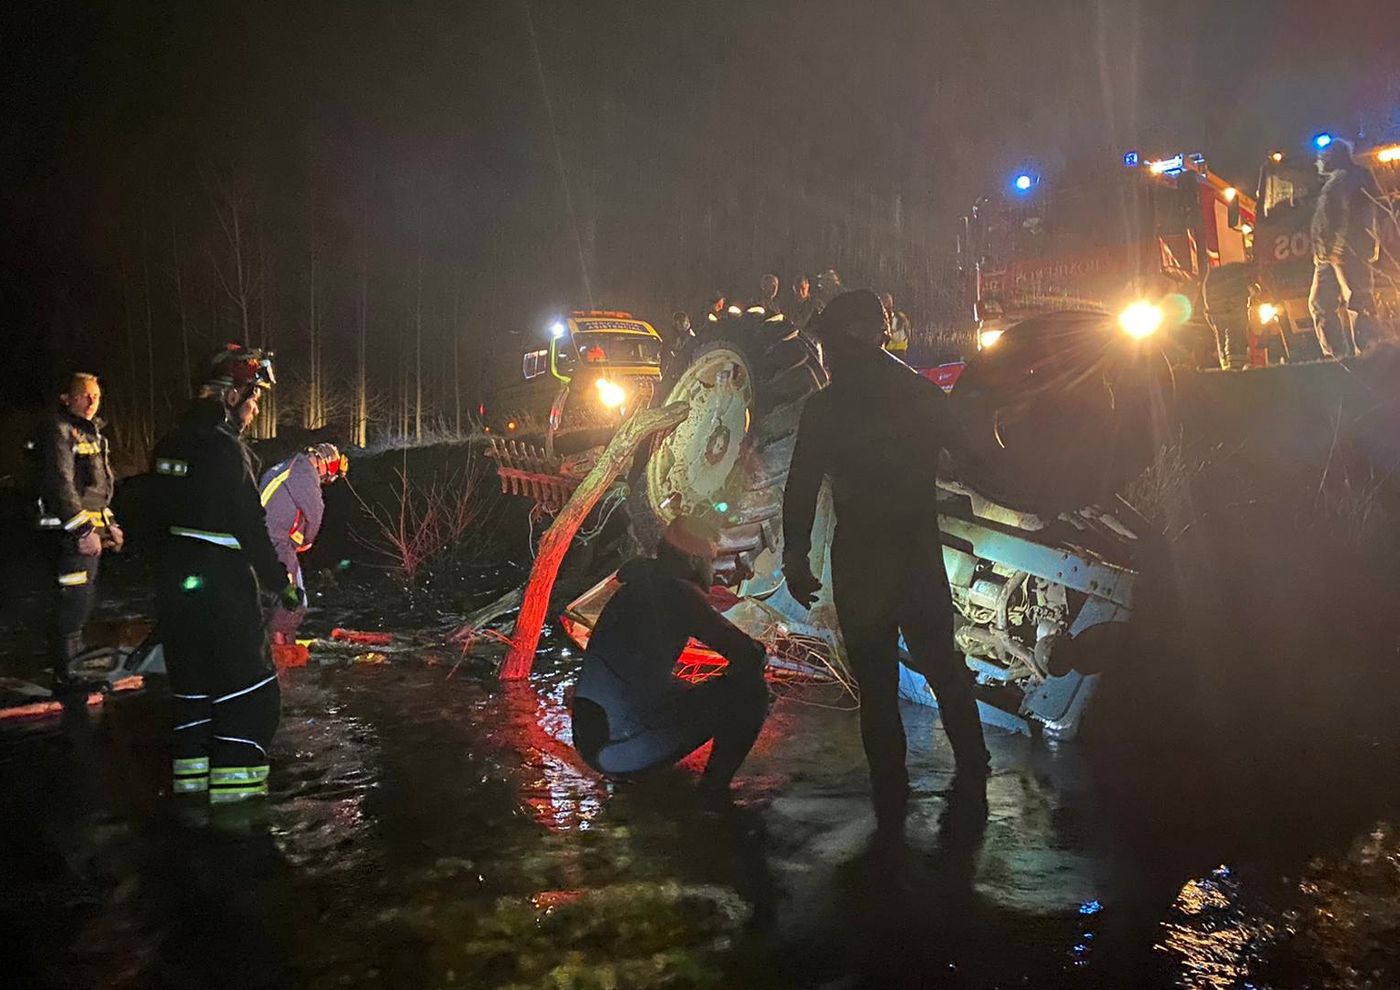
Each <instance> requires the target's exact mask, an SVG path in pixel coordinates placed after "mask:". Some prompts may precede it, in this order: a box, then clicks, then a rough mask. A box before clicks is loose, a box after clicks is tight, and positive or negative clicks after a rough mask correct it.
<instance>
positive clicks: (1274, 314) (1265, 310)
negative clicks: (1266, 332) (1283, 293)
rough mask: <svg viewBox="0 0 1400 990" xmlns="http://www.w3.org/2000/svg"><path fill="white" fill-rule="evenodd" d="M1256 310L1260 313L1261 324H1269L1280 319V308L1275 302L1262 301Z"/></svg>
mask: <svg viewBox="0 0 1400 990" xmlns="http://www.w3.org/2000/svg"><path fill="white" fill-rule="evenodd" d="M1255 312H1256V313H1258V314H1259V322H1260V323H1261V324H1269V323H1272V322H1274V320H1277V319H1278V315H1279V308H1278V307H1277V306H1275V305H1274V304H1273V303H1268V302H1266V303H1260V304H1259V308H1258V309H1257V310H1256V311H1255Z"/></svg>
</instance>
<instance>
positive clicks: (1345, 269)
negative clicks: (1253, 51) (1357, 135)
mask: <svg viewBox="0 0 1400 990" xmlns="http://www.w3.org/2000/svg"><path fill="white" fill-rule="evenodd" d="M1317 170H1318V172H1319V173H1321V174H1322V176H1323V178H1324V180H1325V181H1324V182H1323V183H1322V190H1321V191H1320V192H1319V193H1318V194H1317V205H1316V206H1315V207H1314V208H1313V217H1312V250H1313V281H1312V291H1311V292H1310V293H1309V294H1308V309H1309V310H1310V311H1311V313H1312V318H1313V329H1314V330H1315V331H1316V332H1317V342H1318V345H1319V346H1320V347H1321V348H1322V354H1323V356H1324V357H1329V358H1330V357H1347V356H1348V355H1351V354H1355V353H1358V352H1359V351H1360V350H1361V349H1363V348H1365V347H1367V346H1368V345H1370V344H1372V343H1374V342H1375V341H1376V339H1377V326H1376V304H1375V297H1374V296H1373V295H1372V294H1371V280H1372V272H1371V262H1373V261H1375V260H1376V259H1377V258H1378V257H1379V247H1380V244H1379V241H1378V240H1377V238H1376V206H1377V204H1378V203H1379V202H1380V198H1381V193H1380V187H1379V186H1377V185H1376V179H1375V177H1374V176H1373V175H1371V173H1370V171H1369V170H1368V169H1367V168H1366V167H1365V166H1363V165H1361V164H1359V163H1358V162H1357V161H1355V160H1354V159H1353V158H1352V146H1351V142H1349V141H1344V140H1343V139H1341V138H1333V139H1332V140H1331V141H1330V142H1329V143H1328V144H1327V146H1326V147H1324V148H1322V149H1321V150H1319V151H1318V154H1317ZM1348 310H1349V311H1350V314H1351V318H1350V320H1349V319H1348V314H1347V312H1346V311H1348ZM1339 351H1340V353H1338V352H1339Z"/></svg>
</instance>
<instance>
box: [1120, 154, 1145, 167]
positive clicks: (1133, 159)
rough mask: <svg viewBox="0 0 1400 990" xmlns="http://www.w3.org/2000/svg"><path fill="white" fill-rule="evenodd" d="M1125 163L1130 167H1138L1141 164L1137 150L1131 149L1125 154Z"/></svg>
mask: <svg viewBox="0 0 1400 990" xmlns="http://www.w3.org/2000/svg"><path fill="white" fill-rule="evenodd" d="M1123 164H1124V165H1125V166H1127V167H1128V168H1137V167H1138V165H1140V164H1141V160H1140V159H1139V158H1138V153H1137V152H1136V151H1129V152H1127V153H1125V154H1124V155H1123Z"/></svg>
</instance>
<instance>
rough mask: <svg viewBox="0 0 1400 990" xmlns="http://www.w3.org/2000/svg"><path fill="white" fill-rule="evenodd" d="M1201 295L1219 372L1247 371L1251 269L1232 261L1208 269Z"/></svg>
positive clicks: (1241, 262) (1241, 263) (1242, 263)
mask: <svg viewBox="0 0 1400 990" xmlns="http://www.w3.org/2000/svg"><path fill="white" fill-rule="evenodd" d="M1201 296H1202V298H1203V300H1204V302H1205V315H1206V322H1207V323H1209V324H1210V328H1211V330H1212V331H1213V332H1214V333H1215V353H1216V356H1217V357H1218V358H1219V360H1220V370H1221V371H1242V370H1244V369H1245V368H1246V367H1247V366H1248V365H1249V266H1248V265H1247V264H1245V263H1244V262H1243V261H1232V262H1230V263H1229V264H1225V265H1218V266H1217V267H1215V268H1212V269H1210V270H1208V271H1207V272H1206V277H1205V281H1204V282H1203V283H1202V284H1201Z"/></svg>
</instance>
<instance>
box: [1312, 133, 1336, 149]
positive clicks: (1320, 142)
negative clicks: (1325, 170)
mask: <svg viewBox="0 0 1400 990" xmlns="http://www.w3.org/2000/svg"><path fill="white" fill-rule="evenodd" d="M1331 143H1332V135H1331V134H1328V133H1327V132H1326V131H1323V132H1322V133H1321V134H1319V135H1317V136H1316V137H1314V138H1313V147H1314V148H1316V149H1317V150H1318V151H1321V150H1322V149H1323V148H1325V147H1327V146H1328V145H1329V144H1331Z"/></svg>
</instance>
